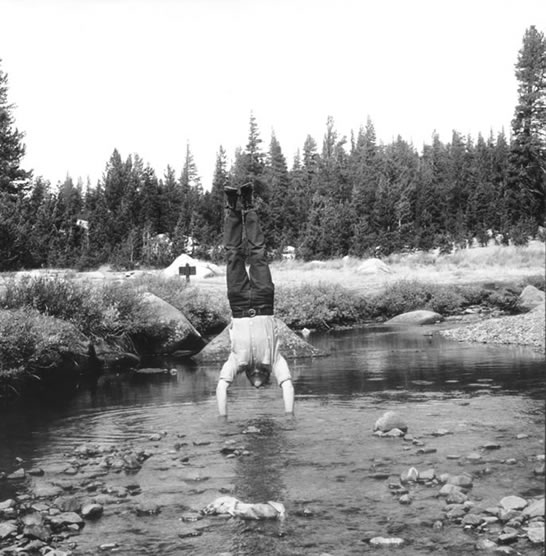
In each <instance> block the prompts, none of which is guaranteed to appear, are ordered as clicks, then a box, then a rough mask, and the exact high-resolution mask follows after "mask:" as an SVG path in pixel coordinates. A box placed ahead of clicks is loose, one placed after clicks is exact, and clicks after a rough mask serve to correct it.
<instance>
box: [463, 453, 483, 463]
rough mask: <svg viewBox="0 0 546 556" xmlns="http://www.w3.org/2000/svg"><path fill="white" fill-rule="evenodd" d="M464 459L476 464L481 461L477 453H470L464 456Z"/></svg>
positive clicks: (480, 456)
mask: <svg viewBox="0 0 546 556" xmlns="http://www.w3.org/2000/svg"><path fill="white" fill-rule="evenodd" d="M466 459H467V460H468V461H470V462H478V461H481V460H482V455H481V454H478V453H477V452H471V453H470V454H468V455H467V456H466Z"/></svg>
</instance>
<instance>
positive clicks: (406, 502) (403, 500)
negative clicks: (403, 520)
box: [398, 494, 411, 506]
mask: <svg viewBox="0 0 546 556" xmlns="http://www.w3.org/2000/svg"><path fill="white" fill-rule="evenodd" d="M398 501H399V502H400V504H404V505H406V506H407V505H409V504H411V496H410V495H409V494H403V495H402V496H400V498H399V499H398Z"/></svg>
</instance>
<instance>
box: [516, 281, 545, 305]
mask: <svg viewBox="0 0 546 556" xmlns="http://www.w3.org/2000/svg"><path fill="white" fill-rule="evenodd" d="M519 305H520V306H521V307H523V308H524V309H528V310H529V311H531V310H532V309H534V308H535V307H537V306H539V305H544V292H543V291H541V290H539V289H538V288H535V286H531V285H529V286H525V288H524V289H523V291H522V292H521V294H520V296H519Z"/></svg>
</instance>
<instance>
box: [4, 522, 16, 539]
mask: <svg viewBox="0 0 546 556" xmlns="http://www.w3.org/2000/svg"><path fill="white" fill-rule="evenodd" d="M14 533H17V523H16V522H15V521H4V522H3V523H0V539H5V538H6V537H9V536H10V535H13V534H14Z"/></svg>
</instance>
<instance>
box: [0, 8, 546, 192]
mask: <svg viewBox="0 0 546 556" xmlns="http://www.w3.org/2000/svg"><path fill="white" fill-rule="evenodd" d="M531 25H535V26H536V27H537V29H538V30H539V31H541V32H546V1H544V0H510V1H507V0H381V1H380V0H332V1H326V0H0V29H1V30H0V59H1V60H2V62H1V64H2V65H1V68H2V70H3V71H4V72H5V73H7V74H8V80H9V81H8V87H9V90H8V95H9V96H8V99H9V101H10V102H12V103H13V104H14V105H15V108H14V110H13V115H14V117H15V123H16V126H17V128H18V129H19V130H20V131H23V132H24V133H25V139H24V142H25V144H26V149H27V150H26V155H25V158H24V159H23V161H22V165H23V167H24V168H25V169H33V171H34V176H43V177H44V178H46V179H47V180H49V181H50V182H51V183H52V184H57V183H58V182H59V181H63V180H64V179H65V178H66V176H67V175H70V176H71V177H72V178H73V179H74V180H77V179H78V178H81V179H82V180H83V181H84V183H85V182H86V181H87V179H89V180H90V182H91V184H92V185H95V184H96V182H97V180H99V179H101V177H102V175H103V172H104V170H105V167H106V164H107V162H108V160H109V159H110V156H111V155H112V152H113V151H114V149H117V150H118V151H119V152H120V154H121V156H122V158H124V159H125V158H127V157H128V156H129V155H132V154H135V153H136V154H138V155H139V156H140V157H141V158H142V159H143V160H144V162H145V163H146V164H149V165H150V166H151V167H152V168H154V170H155V171H156V174H157V175H158V177H162V176H163V175H164V172H165V169H166V167H167V165H170V166H171V167H173V168H174V169H175V171H176V173H177V175H179V174H180V172H181V170H182V167H183V165H184V161H185V156H186V148H187V145H189V148H190V150H191V152H192V154H193V157H194V160H195V163H196V165H197V169H198V171H199V174H200V175H201V178H202V184H203V187H204V188H205V189H209V188H210V185H211V181H212V176H213V172H214V165H215V161H216V157H217V153H218V150H219V148H220V146H222V147H223V148H224V149H225V150H226V152H227V155H228V160H229V161H231V160H232V159H233V155H234V153H235V149H236V148H237V147H243V148H244V147H245V145H246V143H247V140H248V133H249V122H250V116H251V114H253V115H254V117H255V119H256V123H257V125H258V129H259V132H260V137H261V139H262V140H263V143H262V145H263V149H264V151H267V150H268V148H269V144H270V140H271V136H272V134H273V133H274V134H275V136H276V138H277V140H278V141H279V143H280V145H281V148H282V151H283V154H284V155H285V157H286V160H287V164H288V165H289V167H290V166H291V164H292V161H293V159H294V156H295V154H296V152H297V150H298V149H300V150H301V149H302V147H303V144H304V142H305V139H306V137H307V136H308V135H311V137H313V138H314V139H315V140H316V141H317V143H318V146H319V149H320V147H321V144H322V139H323V136H324V133H325V130H326V121H327V118H328V117H329V116H331V117H332V118H333V119H334V124H335V129H336V131H337V133H338V134H339V136H344V135H345V136H347V138H350V135H351V132H354V133H357V132H358V129H359V128H360V127H361V126H365V125H366V121H367V119H368V118H370V119H371V121H372V122H373V124H374V127H375V130H376V134H377V138H378V140H379V141H380V142H382V143H390V142H391V141H392V140H394V139H395V138H396V137H397V136H398V135H400V136H401V137H402V138H403V139H405V140H406V141H409V142H411V143H413V145H414V146H415V147H416V149H417V150H419V151H420V150H421V149H422V146H423V144H425V143H427V144H430V142H431V138H432V134H433V133H434V132H437V133H438V134H439V136H440V139H441V140H442V141H444V142H449V141H450V139H451V134H452V131H453V130H454V129H455V130H457V131H459V132H460V133H462V134H463V135H471V136H472V137H473V138H477V136H478V134H479V133H481V134H482V135H484V136H489V134H490V133H491V132H493V133H494V134H497V133H499V132H501V131H503V130H504V131H505V132H506V134H507V135H509V133H510V121H511V119H512V116H513V113H514V108H515V106H516V103H517V81H516V78H515V75H514V68H515V64H516V62H517V56H518V52H519V50H520V49H521V47H522V40H523V36H524V33H525V30H526V29H527V28H529V27H530V26H531Z"/></svg>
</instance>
